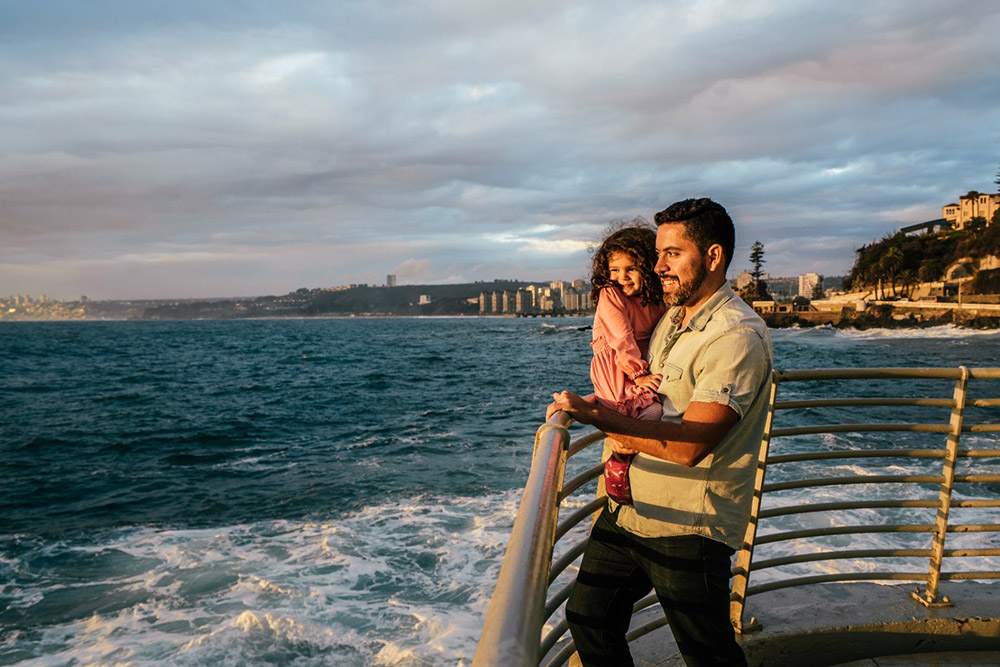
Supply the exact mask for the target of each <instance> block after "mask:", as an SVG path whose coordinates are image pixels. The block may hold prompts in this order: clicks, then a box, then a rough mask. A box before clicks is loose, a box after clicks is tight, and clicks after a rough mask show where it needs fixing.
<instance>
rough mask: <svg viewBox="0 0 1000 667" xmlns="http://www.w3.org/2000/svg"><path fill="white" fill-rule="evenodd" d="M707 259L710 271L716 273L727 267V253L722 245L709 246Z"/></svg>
mask: <svg viewBox="0 0 1000 667" xmlns="http://www.w3.org/2000/svg"><path fill="white" fill-rule="evenodd" d="M705 258H706V259H707V264H708V270H709V271H715V270H716V269H720V268H722V267H724V266H725V265H726V253H725V252H723V250H722V245H721V244H718V243H713V244H712V245H710V246H708V251H707V252H706V253H705Z"/></svg>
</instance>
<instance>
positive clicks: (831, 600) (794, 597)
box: [632, 582, 1000, 667]
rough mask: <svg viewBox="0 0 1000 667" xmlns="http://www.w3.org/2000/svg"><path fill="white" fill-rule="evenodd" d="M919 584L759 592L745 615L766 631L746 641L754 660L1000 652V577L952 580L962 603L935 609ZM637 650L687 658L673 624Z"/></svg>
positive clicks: (952, 593) (949, 588) (820, 662)
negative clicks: (918, 596)
mask: <svg viewBox="0 0 1000 667" xmlns="http://www.w3.org/2000/svg"><path fill="white" fill-rule="evenodd" d="M913 588H914V586H913V585H912V584H910V585H907V586H899V585H888V586H883V585H879V584H868V583H844V584H823V585H815V586H803V587H800V588H796V589H786V590H779V591H772V592H770V593H764V594H761V595H755V596H753V597H751V598H750V600H749V604H748V606H747V613H746V616H745V620H746V621H749V619H750V617H751V616H754V617H755V618H756V620H757V622H758V623H759V624H760V630H758V631H756V632H750V633H746V634H744V635H743V636H742V637H741V638H740V643H741V644H742V645H743V650H744V651H745V652H746V654H747V661H748V663H749V664H750V666H751V667H763V666H766V667H781V666H783V665H788V666H794V667H824V666H829V665H841V664H843V663H850V662H855V661H863V660H866V659H869V660H870V659H874V658H882V657H885V656H905V655H912V654H936V653H939V652H971V651H1000V584H989V583H979V582H946V583H945V584H942V587H941V591H942V594H943V595H946V596H948V598H949V599H950V600H951V601H952V602H953V603H954V606H952V607H938V608H930V609H929V608H927V607H924V606H923V605H921V604H920V603H918V602H917V601H916V600H914V599H912V598H911V597H910V591H912V590H913ZM649 611H650V612H653V611H654V610H649ZM655 611H657V612H658V611H659V610H658V609H657V610H655ZM634 620H639V619H634ZM643 620H645V621H647V622H648V621H649V618H648V617H646V618H645V619H643ZM635 625H636V623H635V622H633V627H635ZM632 655H633V657H634V658H635V662H636V664H637V665H644V666H653V665H656V666H657V667H666V666H671V667H672V666H674V665H677V666H680V665H683V664H684V662H683V660H681V658H680V655H679V654H678V653H677V648H676V645H675V644H674V642H673V637H672V636H671V635H670V630H669V628H666V627H664V628H661V629H659V630H656V631H654V632H652V633H650V634H649V635H646V636H644V637H641V638H638V639H637V640H635V641H634V642H633V643H632ZM860 664H872V663H864V662H862V663H860ZM874 664H882V661H879V662H876V663H874ZM885 664H894V665H899V664H907V663H900V662H886V663H885ZM911 664H936V663H933V662H931V663H922V662H912V663H911ZM995 664H996V663H995Z"/></svg>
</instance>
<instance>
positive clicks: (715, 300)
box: [667, 280, 736, 331]
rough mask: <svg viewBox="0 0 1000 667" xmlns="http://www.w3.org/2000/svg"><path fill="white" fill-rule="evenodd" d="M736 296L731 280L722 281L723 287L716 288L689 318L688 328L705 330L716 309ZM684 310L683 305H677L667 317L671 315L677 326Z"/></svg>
mask: <svg viewBox="0 0 1000 667" xmlns="http://www.w3.org/2000/svg"><path fill="white" fill-rule="evenodd" d="M735 296H736V294H735V293H734V292H733V288H732V287H730V286H729V281H728V280H727V281H726V282H724V283H722V287H720V288H719V289H717V290H715V293H714V294H712V296H710V297H709V298H708V301H706V302H705V303H703V304H701V307H700V308H699V309H698V310H697V311H695V314H694V315H692V316H691V319H689V320H688V328H689V329H695V330H697V331H704V330H705V326H706V325H707V324H708V321H709V320H710V319H712V315H713V314H715V311H717V310H718V309H719V308H721V307H722V306H723V305H725V304H726V303H727V302H729V301H731V300H732V299H733V298H734V297H735ZM683 312H684V310H683V307H682V306H677V307H676V308H674V309H673V310H671V311H670V312H669V313H668V314H667V317H670V318H671V319H672V321H673V322H674V323H675V326H676V324H677V323H678V322H679V318H680V317H681V315H682V314H683Z"/></svg>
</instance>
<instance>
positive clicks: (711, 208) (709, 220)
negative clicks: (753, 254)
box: [653, 199, 736, 271]
mask: <svg viewBox="0 0 1000 667" xmlns="http://www.w3.org/2000/svg"><path fill="white" fill-rule="evenodd" d="M653 220H654V221H655V222H656V226H657V227H659V226H660V225H663V224H666V223H668V222H669V223H677V222H679V223H682V224H683V225H684V230H685V231H686V232H687V235H688V238H690V239H691V240H692V241H693V242H694V244H695V245H696V246H698V251H699V252H700V253H701V254H703V255H704V254H705V252H707V251H708V249H709V247H710V246H712V245H714V244H716V243H718V244H719V245H721V246H722V252H723V254H724V255H725V257H726V270H727V271H728V270H729V265H730V263H732V261H733V248H734V247H735V246H736V229H735V228H734V227H733V219H732V218H730V217H729V213H727V212H726V209H725V208H723V207H722V205H721V204H718V203H716V202H714V201H712V200H711V199H685V200H684V201H679V202H677V203H676V204H671V205H670V206H668V207H667V208H665V209H663V210H662V211H660V212H659V213H657V214H656V217H655V218H653Z"/></svg>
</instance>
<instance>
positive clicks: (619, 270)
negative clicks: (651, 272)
mask: <svg viewBox="0 0 1000 667" xmlns="http://www.w3.org/2000/svg"><path fill="white" fill-rule="evenodd" d="M608 274H609V277H610V278H611V282H613V283H617V284H618V286H619V287H620V288H621V290H622V293H624V294H625V296H635V295H636V294H638V293H639V289H640V288H641V287H642V275H641V274H640V273H639V266H638V264H637V263H636V261H635V259H633V258H632V256H631V255H628V254H626V253H624V252H613V253H611V256H610V257H609V258H608Z"/></svg>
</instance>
